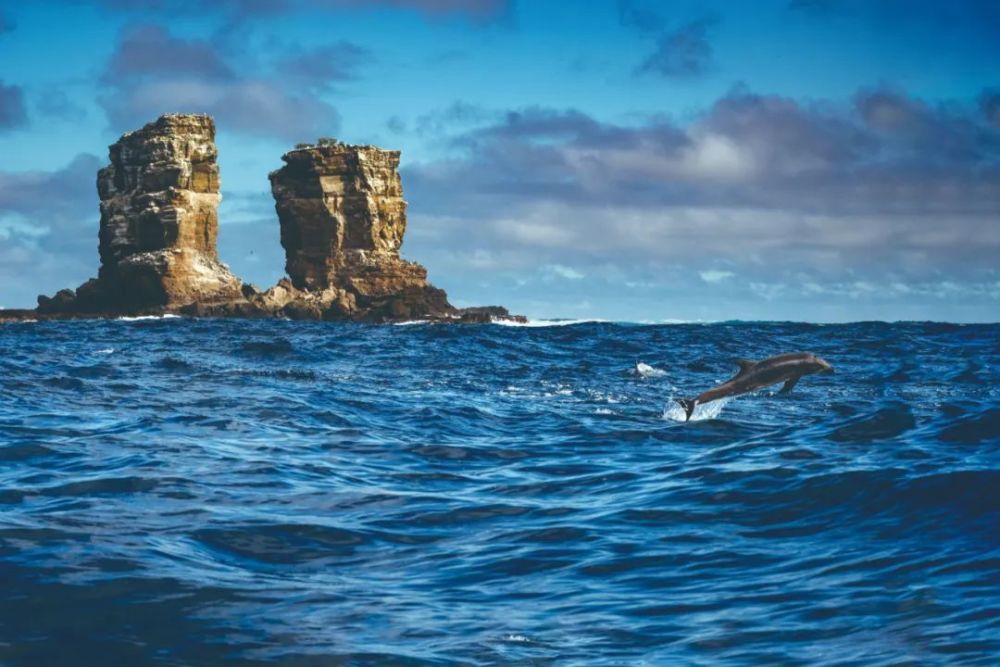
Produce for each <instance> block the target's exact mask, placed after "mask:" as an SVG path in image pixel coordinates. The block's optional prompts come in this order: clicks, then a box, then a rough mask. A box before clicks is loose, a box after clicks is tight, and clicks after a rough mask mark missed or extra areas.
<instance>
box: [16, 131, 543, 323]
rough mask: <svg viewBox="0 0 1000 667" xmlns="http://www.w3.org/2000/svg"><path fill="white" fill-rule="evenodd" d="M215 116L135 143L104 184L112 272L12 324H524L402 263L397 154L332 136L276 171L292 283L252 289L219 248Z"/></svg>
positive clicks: (106, 256)
mask: <svg viewBox="0 0 1000 667" xmlns="http://www.w3.org/2000/svg"><path fill="white" fill-rule="evenodd" d="M217 155H218V150H217V148H216V145H215V124H214V121H213V120H212V118H211V117H210V116H205V115H194V114H168V115H164V116H161V117H160V118H159V119H157V120H156V121H154V122H152V123H149V124H148V125H146V126H145V127H143V128H141V129H139V130H136V131H134V132H129V133H126V134H124V135H123V136H122V137H121V138H120V139H119V140H118V141H117V142H116V143H114V144H112V145H111V146H110V147H109V157H110V164H109V165H108V166H107V167H105V168H103V169H101V170H100V171H99V172H98V175H97V191H98V195H99V196H100V200H101V203H100V210H101V221H100V227H99V232H98V239H99V254H100V260H101V265H100V269H99V270H98V274H97V277H96V278H92V279H91V280H88V281H87V282H85V283H84V284H82V285H80V286H79V287H78V288H76V289H75V290H72V289H64V290H60V291H59V292H58V293H56V294H55V295H53V296H51V297H49V296H44V295H42V296H39V297H38V308H37V309H35V310H26V309H25V310H0V322H10V321H24V320H54V319H94V318H108V317H121V316H141V315H164V314H178V315H186V316H191V317H234V318H287V319H298V320H331V321H359V322H399V321H407V320H416V319H420V320H430V321H436V322H466V323H467V322H473V323H484V322H491V321H494V320H513V321H525V318H524V317H522V316H513V315H511V314H510V313H509V312H508V311H507V310H506V309H505V308H503V307H500V306H485V307H481V308H464V309H462V308H456V307H454V306H452V305H451V303H449V301H448V295H447V294H446V293H445V292H444V290H441V289H439V288H437V287H434V286H433V285H431V284H430V283H428V282H427V270H426V269H425V268H424V267H423V266H421V265H420V264H417V263H415V262H410V261H407V260H404V259H402V258H401V257H400V256H399V249H400V247H401V245H402V242H403V236H404V234H405V233H406V201H405V200H404V199H403V190H402V183H401V181H400V177H399V172H398V168H399V157H400V154H399V151H391V150H384V149H381V148H377V147H375V146H353V145H349V144H343V143H340V142H338V141H334V140H331V139H320V140H319V142H317V143H316V144H308V145H307V144H300V145H299V146H297V147H296V148H295V149H293V150H291V151H289V152H288V153H286V154H285V155H284V156H282V160H283V161H284V162H285V165H284V166H283V167H281V168H280V169H278V170H276V171H274V172H272V173H271V174H270V181H271V192H272V194H273V195H274V198H275V209H276V210H277V214H278V222H279V224H280V226H281V245H282V247H283V248H284V249H285V258H286V261H285V271H286V273H287V274H288V275H287V277H285V278H282V279H281V280H280V281H279V282H278V284H277V285H275V286H273V287H271V288H270V289H267V290H260V289H258V288H256V287H255V286H253V285H250V284H248V283H244V282H243V281H242V280H240V279H239V278H238V277H237V276H235V275H233V274H232V273H231V272H230V270H229V267H228V266H227V265H225V264H224V263H222V262H221V261H220V259H219V256H218V251H217V249H216V239H217V236H218V225H219V221H218V206H219V203H220V201H221V199H222V195H221V194H220V191H219V167H218V164H217V163H216V158H217Z"/></svg>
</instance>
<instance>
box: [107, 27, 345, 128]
mask: <svg viewBox="0 0 1000 667" xmlns="http://www.w3.org/2000/svg"><path fill="white" fill-rule="evenodd" d="M165 52H169V53H171V54H172V55H171V57H170V58H163V53H165ZM335 53H336V54H341V59H340V60H339V61H338V63H337V64H335V65H331V66H330V67H328V68H326V69H324V67H323V65H322V63H321V62H320V61H321V60H322V57H323V55H324V54H325V55H333V54H335ZM345 53H349V54H350V57H351V58H354V61H351V62H349V59H348V58H345V57H343V54H345ZM359 54H360V50H359V49H357V48H356V47H353V45H346V43H341V44H339V45H334V46H332V47H330V48H329V49H328V48H326V47H322V48H320V49H317V50H315V51H310V50H305V49H299V50H296V51H295V52H293V53H291V54H286V57H285V59H284V60H281V59H280V58H279V61H278V62H277V63H274V64H273V65H272V66H266V65H265V66H260V67H257V66H254V67H248V68H247V69H248V71H247V72H243V71H239V70H237V69H236V68H235V67H233V66H232V65H231V64H230V63H231V62H232V61H240V60H241V58H242V56H244V55H245V54H243V53H241V52H236V53H228V52H224V51H223V47H221V46H216V45H214V44H211V43H209V42H207V41H204V40H199V39H185V38H181V37H176V36H174V35H171V34H170V33H169V31H167V30H166V29H164V28H162V27H158V26H148V25H144V26H131V27H127V28H125V29H124V30H123V31H122V33H121V36H120V38H119V43H118V45H117V47H116V49H115V51H114V52H113V54H112V56H111V58H110V59H109V61H108V64H107V67H106V68H105V71H104V73H103V75H102V77H101V81H102V83H103V90H102V93H101V94H100V96H99V98H98V102H99V104H100V105H101V106H102V107H103V108H104V110H105V112H106V113H107V116H108V119H109V121H110V123H111V126H112V129H113V130H115V131H125V130H129V129H133V128H135V127H137V126H140V125H142V124H144V123H146V122H149V121H150V120H152V119H154V118H156V117H158V116H160V115H161V114H163V113H168V112H181V113H208V114H211V115H213V116H215V118H216V120H217V122H218V125H219V127H220V128H221V129H222V130H223V131H228V132H238V133H241V134H247V135H254V136H263V137H277V138H280V139H283V140H288V141H302V140H306V139H311V138H313V137H317V136H327V135H332V134H335V133H336V131H337V129H338V127H339V123H340V115H339V114H338V112H337V110H336V109H335V108H334V107H333V106H332V105H330V104H329V103H328V102H326V101H325V100H324V99H322V97H321V96H320V94H319V93H320V92H321V89H325V88H326V86H327V84H328V83H329V82H330V81H331V80H332V79H331V77H334V76H339V77H344V76H348V73H349V71H350V69H349V65H350V64H356V61H357V57H358V55H359ZM226 55H231V56H234V57H233V58H232V60H230V59H228V58H227V57H226ZM295 59H298V64H299V65H300V66H301V69H299V70H298V72H297V73H296V75H295V76H290V75H289V74H288V73H287V72H285V71H284V70H285V69H286V68H293V69H294V67H295ZM331 68H332V69H331ZM304 81H307V82H308V84H309V85H303V83H304Z"/></svg>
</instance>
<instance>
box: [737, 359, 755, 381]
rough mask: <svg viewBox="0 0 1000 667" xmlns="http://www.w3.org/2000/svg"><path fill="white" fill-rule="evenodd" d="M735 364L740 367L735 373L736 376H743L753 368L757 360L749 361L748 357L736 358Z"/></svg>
mask: <svg viewBox="0 0 1000 667" xmlns="http://www.w3.org/2000/svg"><path fill="white" fill-rule="evenodd" d="M736 365H737V366H739V367H740V372H739V373H737V374H736V377H743V376H744V375H746V374H747V373H749V372H750V371H752V370H753V367H754V366H756V365H757V362H755V361H750V360H749V359H737V360H736Z"/></svg>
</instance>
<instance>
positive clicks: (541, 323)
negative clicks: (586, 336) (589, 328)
mask: <svg viewBox="0 0 1000 667" xmlns="http://www.w3.org/2000/svg"><path fill="white" fill-rule="evenodd" d="M608 321H609V320H594V319H591V320H528V321H527V322H515V321H513V320H493V324H496V325H499V326H502V327H568V326H572V325H574V324H599V323H602V322H608Z"/></svg>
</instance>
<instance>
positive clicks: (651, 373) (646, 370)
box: [634, 361, 667, 378]
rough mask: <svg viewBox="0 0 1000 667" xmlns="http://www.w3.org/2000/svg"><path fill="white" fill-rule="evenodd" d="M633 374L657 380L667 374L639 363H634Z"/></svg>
mask: <svg viewBox="0 0 1000 667" xmlns="http://www.w3.org/2000/svg"><path fill="white" fill-rule="evenodd" d="M634 372H635V374H636V375H638V376H639V377H643V378H658V377H663V376H664V375H666V374H667V372H666V371H665V370H663V369H662V368H655V367H653V366H650V365H649V364H644V363H642V362H641V361H637V362H635V371H634Z"/></svg>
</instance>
